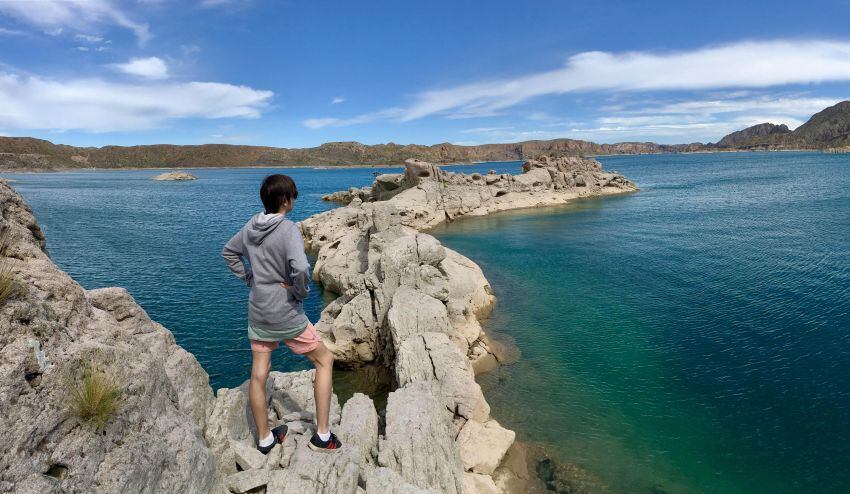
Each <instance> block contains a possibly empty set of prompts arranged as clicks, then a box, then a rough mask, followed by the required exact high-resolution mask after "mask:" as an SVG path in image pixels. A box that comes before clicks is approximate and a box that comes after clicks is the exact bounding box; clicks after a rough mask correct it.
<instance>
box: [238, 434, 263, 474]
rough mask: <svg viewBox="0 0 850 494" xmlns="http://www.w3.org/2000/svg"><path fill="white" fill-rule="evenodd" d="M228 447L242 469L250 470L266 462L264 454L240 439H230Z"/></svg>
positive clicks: (260, 466)
mask: <svg viewBox="0 0 850 494" xmlns="http://www.w3.org/2000/svg"><path fill="white" fill-rule="evenodd" d="M230 449H232V450H233V456H234V458H235V459H236V464H237V465H239V467H240V468H241V469H242V470H251V469H254V468H262V467H263V466H264V465H265V464H266V456H265V455H264V454H262V453H260V451H259V450H258V449H257V448H256V447H255V446H254V445H253V444H251V443H245V442H242V441H230Z"/></svg>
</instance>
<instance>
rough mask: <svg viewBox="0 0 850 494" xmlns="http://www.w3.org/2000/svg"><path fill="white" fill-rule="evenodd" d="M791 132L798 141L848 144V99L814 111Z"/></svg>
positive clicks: (821, 143) (849, 131)
mask: <svg viewBox="0 0 850 494" xmlns="http://www.w3.org/2000/svg"><path fill="white" fill-rule="evenodd" d="M793 134H794V138H795V139H797V140H799V141H800V142H805V143H809V144H813V145H815V146H818V147H842V146H847V145H850V101H842V102H841V103H838V104H837V105H833V106H830V107H829V108H826V109H825V110H821V111H819V112H818V113H815V114H814V115H813V116H812V118H810V119H809V121H808V122H806V123H804V124H803V125H801V126H799V127H797V129H795V130H794V132H793Z"/></svg>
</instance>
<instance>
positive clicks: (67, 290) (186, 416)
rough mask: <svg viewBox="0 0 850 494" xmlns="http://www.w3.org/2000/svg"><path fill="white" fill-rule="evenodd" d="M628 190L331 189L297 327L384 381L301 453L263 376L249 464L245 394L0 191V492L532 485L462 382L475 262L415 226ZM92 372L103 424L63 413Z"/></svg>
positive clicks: (570, 164)
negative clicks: (95, 281)
mask: <svg viewBox="0 0 850 494" xmlns="http://www.w3.org/2000/svg"><path fill="white" fill-rule="evenodd" d="M634 190H637V188H636V186H635V185H634V184H633V183H631V182H629V181H628V180H626V179H625V178H624V177H622V176H621V175H618V174H615V173H606V172H604V171H602V167H601V165H600V164H599V163H598V162H596V161H594V160H586V159H579V158H557V159H550V158H543V159H540V160H535V161H529V162H527V163H526V164H525V165H523V173H522V174H518V175H509V174H495V173H490V174H487V175H481V174H470V175H467V174H461V173H450V172H446V171H444V170H442V169H440V168H439V167H437V166H435V165H432V164H430V163H425V162H421V161H416V160H409V161H408V162H407V163H406V165H405V170H404V173H400V174H390V175H382V176H379V177H377V178H376V180H375V182H374V184H373V185H372V186H371V187H367V188H362V189H350V190H349V191H346V192H345V193H342V194H335V195H333V196H332V197H333V198H335V199H338V200H346V201H347V202H348V204H347V205H346V206H344V207H340V208H337V209H334V210H331V211H327V212H325V213H321V214H318V215H315V216H313V217H311V218H308V219H307V220H305V221H303V222H302V223H301V224H300V227H301V230H302V232H303V234H304V238H305V243H306V247H307V248H309V249H310V250H312V251H314V252H316V253H317V255H318V259H317V262H316V265H315V268H314V269H315V271H314V276H315V278H316V279H318V280H319V281H320V282H321V283H322V284H323V285H324V288H325V289H326V290H327V291H328V292H332V293H335V294H337V295H338V297H337V298H336V299H335V300H334V301H333V302H331V303H330V304H328V306H327V307H326V308H325V309H324V311H323V312H322V315H321V318H320V320H319V321H318V322H317V324H316V326H317V329H318V330H319V331H320V333H321V335H322V338H323V340H324V341H325V343H326V344H327V345H328V347H329V348H331V349H332V351H333V352H334V354H335V356H336V358H337V362H338V363H339V364H340V365H343V366H350V367H357V366H362V365H365V364H371V365H374V366H377V367H378V368H381V369H384V371H385V372H386V373H388V374H389V376H390V377H391V379H392V381H393V390H392V391H391V392H390V393H389V396H388V397H387V403H386V407H385V409H383V410H378V409H377V408H376V406H375V402H374V401H373V400H372V399H371V398H370V397H368V396H366V395H364V394H354V396H353V397H352V398H350V399H348V400H347V401H346V402H345V403H344V405H343V406H342V407H340V405H339V401H338V400H337V398H336V396H334V399H333V402H332V406H331V422H332V426H333V429H334V431H336V433H337V434H338V436H339V437H340V439H341V440H342V441H343V443H344V445H345V446H344V448H343V449H342V450H340V451H339V452H337V453H334V454H328V453H319V452H313V451H312V450H310V449H309V448H308V447H307V443H308V441H309V438H310V434H311V432H312V427H314V426H313V417H314V412H315V405H314V403H313V394H312V381H313V372H312V371H304V372H292V373H280V372H273V373H272V376H271V379H270V380H269V389H268V392H267V397H268V400H269V401H268V413H269V417H270V419H271V420H273V421H274V422H275V423H285V424H287V425H288V426H289V430H290V431H291V433H290V434H289V435H287V438H286V441H285V442H284V444H282V445H278V446H276V447H275V448H274V449H273V450H272V452H271V453H270V454H269V455H268V456H263V455H261V454H260V453H259V452H258V451H257V450H256V449H255V448H254V441H255V438H254V435H255V427H254V424H253V419H252V417H251V414H250V412H249V411H248V408H247V391H246V388H247V386H246V385H245V384H243V385H242V386H241V387H240V388H235V389H219V390H218V391H217V392H216V393H215V394H213V391H212V389H211V388H210V385H209V377H208V375H207V373H206V372H205V371H204V370H203V369H202V368H201V366H200V365H199V364H198V362H197V360H196V359H195V357H194V356H193V355H192V354H190V353H188V352H187V351H185V350H184V349H183V348H182V347H180V346H179V345H177V344H176V342H175V340H174V337H173V336H172V334H171V333H170V332H169V331H168V330H167V329H166V328H164V327H163V326H161V325H159V324H157V323H156V322H154V321H152V320H151V319H150V318H149V317H148V316H147V314H146V313H145V311H144V310H143V309H142V308H141V307H140V306H139V305H138V304H137V303H136V302H135V301H134V300H133V298H132V297H131V296H130V295H129V293H128V292H127V291H126V290H124V289H122V288H103V289H96V290H85V289H83V288H82V287H81V286H80V285H79V284H78V283H76V282H75V281H74V280H73V279H71V278H70V277H69V276H68V275H67V274H66V273H64V272H63V271H61V270H60V269H59V268H58V267H56V265H55V264H53V262H52V261H51V260H50V258H49V256H48V255H47V252H46V250H45V238H44V234H43V233H42V230H41V228H40V227H39V226H38V224H37V223H36V220H35V217H34V216H33V213H32V211H31V210H30V208H29V207H28V206H27V205H26V204H25V203H24V201H23V199H22V198H21V196H20V195H18V194H17V193H16V192H15V191H14V190H13V189H12V188H11V187H10V186H8V185H6V184H0V206H2V213H3V214H2V218H0V232H2V234H3V239H4V242H5V248H4V249H2V251H3V254H4V257H3V259H2V260H3V262H5V263H8V266H9V269H8V270H2V269H0V271H2V272H3V273H6V274H5V275H4V276H5V277H6V279H7V280H10V281H11V282H12V283H14V285H15V289H14V290H13V291H10V292H9V293H8V295H7V296H6V298H5V299H4V300H3V301H2V305H0V372H2V376H3V378H2V380H0V397H2V399H0V427H2V429H3V431H4V442H5V444H6V447H4V448H3V450H2V451H0V492H7V491H17V492H89V491H92V490H96V491H99V492H141V491H145V492H188V493H207V492H215V493H227V492H235V493H243V492H267V493H282V492H304V493H313V492H315V493H320V492H321V493H346V494H353V493H370V494H371V493H374V494H377V493H381V494H383V493H461V492H465V493H470V494H473V493H488V494H489V493H497V492H530V491H534V490H539V489H540V482H539V480H537V478H536V476H535V475H534V473H533V470H532V471H531V472H532V473H530V471H529V469H528V465H527V462H526V461H525V460H524V459H523V458H522V457H521V456H520V457H518V458H517V457H513V458H512V454H511V453H510V451H511V450H512V445H513V443H514V440H515V434H514V432H513V431H511V430H508V429H506V428H504V427H502V426H501V425H500V424H499V423H498V422H497V421H496V420H495V419H494V418H493V417H491V415H490V407H489V405H488V404H487V401H486V400H485V398H484V396H483V394H482V392H481V388H480V387H479V385H478V384H477V383H476V381H475V374H476V373H477V372H485V371H487V370H489V369H492V368H493V367H494V366H496V365H498V364H499V360H500V358H501V356H500V352H499V349H498V345H496V344H495V343H494V342H491V341H489V340H488V338H487V336H486V334H484V332H483V331H482V329H481V325H480V323H479V319H481V318H483V317H486V315H487V314H488V312H489V311H490V310H491V308H492V307H493V305H494V304H495V297H494V296H493V291H492V289H491V287H490V285H489V283H488V282H487V280H486V278H485V277H484V274H483V273H482V271H481V269H480V268H479V267H478V266H477V265H476V264H475V263H474V262H472V261H471V260H469V259H468V258H466V257H464V256H463V255H461V254H459V253H457V252H455V251H453V250H451V249H448V248H446V247H444V246H442V245H441V244H440V242H439V241H437V240H436V239H435V238H434V237H433V236H431V235H429V234H427V233H424V230H426V229H428V228H430V227H433V226H435V225H437V224H439V223H441V222H444V221H451V220H453V219H456V218H459V217H462V216H474V215H484V214H488V213H490V212H494V211H500V210H506V209H515V208H520V207H535V206H544V205H552V204H563V203H565V202H568V201H571V200H573V199H576V198H581V197H589V196H598V195H607V194H618V193H623V192H629V191H634ZM94 360H97V361H101V362H104V365H110V363H111V364H112V366H111V369H112V372H113V373H114V375H115V382H116V383H117V386H118V391H119V393H120V400H121V401H120V406H119V407H118V408H117V409H116V410H115V411H114V412H113V413H112V414H111V415H109V416H108V420H106V421H104V422H103V424H101V425H102V427H96V426H94V425H92V424H91V423H89V422H87V421H85V420H83V419H82V418H81V416H80V415H79V413H75V411H74V409H72V407H69V404H68V403H69V401H68V390H69V386H71V387H73V383H74V382H77V381H79V379H80V378H81V376H82V379H83V380H85V379H86V378H87V377H86V376H87V374H86V369H87V368H88V367H87V363H88V362H91V361H94ZM89 377H91V376H90V374H89ZM69 383H70V384H69Z"/></svg>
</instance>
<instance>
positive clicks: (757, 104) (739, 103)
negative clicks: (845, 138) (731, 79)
mask: <svg viewBox="0 0 850 494" xmlns="http://www.w3.org/2000/svg"><path fill="white" fill-rule="evenodd" d="M839 101H841V99H836V98H801V97H787V96H779V97H772V96H762V97H759V98H738V99H709V100H695V101H682V102H676V103H669V104H666V105H662V106H658V107H651V108H644V109H639V110H636V111H637V112H640V113H661V114H691V115H693V114H716V113H740V112H751V111H758V112H762V113H770V112H777V113H784V114H790V115H798V116H810V115H812V114H813V113H817V112H819V111H821V110H823V109H824V108H826V107H828V106H832V105H834V104H836V103H838V102H839Z"/></svg>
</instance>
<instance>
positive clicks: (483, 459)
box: [457, 420, 516, 475]
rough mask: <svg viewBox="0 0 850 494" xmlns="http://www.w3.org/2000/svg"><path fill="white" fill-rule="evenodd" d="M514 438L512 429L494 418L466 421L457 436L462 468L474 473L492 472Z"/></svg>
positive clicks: (487, 473) (488, 473)
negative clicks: (481, 421)
mask: <svg viewBox="0 0 850 494" xmlns="http://www.w3.org/2000/svg"><path fill="white" fill-rule="evenodd" d="M515 438H516V433H515V432H514V431H511V430H508V429H505V428H504V427H502V426H501V425H499V423H498V422H496V421H495V420H488V421H487V422H486V423H484V424H482V423H480V422H478V421H476V420H469V421H467V422H466V424H465V425H464V426H463V429H461V430H460V434H459V435H458V438H457V443H458V447H459V448H460V458H461V460H462V461H463V466H464V468H465V469H466V470H470V471H472V472H474V473H481V474H485V475H490V474H492V473H493V471H494V470H496V467H498V466H499V463H500V462H501V461H502V458H503V457H504V456H505V452H506V451H507V450H508V448H510V447H511V444H513V442H514V439H515Z"/></svg>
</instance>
